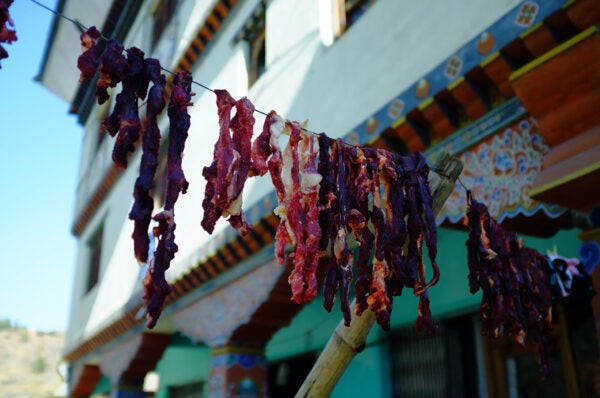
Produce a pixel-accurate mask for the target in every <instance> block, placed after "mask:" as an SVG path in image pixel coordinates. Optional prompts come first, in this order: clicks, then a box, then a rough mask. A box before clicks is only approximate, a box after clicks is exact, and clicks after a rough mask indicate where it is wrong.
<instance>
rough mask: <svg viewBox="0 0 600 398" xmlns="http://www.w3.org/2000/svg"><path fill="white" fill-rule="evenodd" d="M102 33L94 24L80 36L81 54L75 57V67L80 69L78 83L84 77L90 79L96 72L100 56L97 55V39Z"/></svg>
mask: <svg viewBox="0 0 600 398" xmlns="http://www.w3.org/2000/svg"><path fill="white" fill-rule="evenodd" d="M101 37H102V35H101V34H100V32H99V31H98V29H96V27H95V26H92V27H90V28H89V29H88V30H86V31H85V32H83V33H82V34H81V36H80V39H81V50H82V51H83V52H82V53H81V55H80V56H79V57H78V58H77V68H79V70H80V71H81V76H80V77H79V83H81V82H83V81H84V80H85V79H91V78H92V77H94V75H95V74H96V71H97V70H98V67H99V66H100V57H99V56H98V40H100V38H101Z"/></svg>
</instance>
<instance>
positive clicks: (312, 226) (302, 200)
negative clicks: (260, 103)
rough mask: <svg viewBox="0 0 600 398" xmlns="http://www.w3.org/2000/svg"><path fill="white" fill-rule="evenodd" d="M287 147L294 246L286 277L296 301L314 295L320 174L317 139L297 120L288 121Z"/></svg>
mask: <svg viewBox="0 0 600 398" xmlns="http://www.w3.org/2000/svg"><path fill="white" fill-rule="evenodd" d="M288 126H289V128H290V144H289V146H290V148H291V151H292V167H291V169H290V172H291V174H290V177H291V179H292V190H293V192H294V193H293V196H292V198H291V202H290V206H289V208H287V211H286V216H287V220H288V222H289V226H290V229H291V231H292V232H293V234H294V240H295V242H296V246H295V248H294V250H293V251H292V253H290V261H292V263H293V265H294V268H293V270H292V272H291V274H290V276H289V278H288V280H289V282H290V286H291V289H292V299H293V300H294V301H296V302H297V303H302V302H309V301H311V300H312V299H313V298H314V297H315V296H316V295H317V277H316V271H317V266H318V263H319V251H318V246H319V241H320V240H321V228H320V226H319V211H318V207H317V202H318V198H319V196H318V185H319V182H320V181H321V176H320V175H319V174H318V173H317V164H316V158H317V153H318V150H319V148H318V145H319V144H318V141H317V139H316V137H314V136H312V135H310V136H309V135H307V134H303V132H302V128H301V126H300V125H299V124H298V123H289V125H288Z"/></svg>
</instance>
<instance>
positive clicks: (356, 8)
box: [340, 0, 375, 29]
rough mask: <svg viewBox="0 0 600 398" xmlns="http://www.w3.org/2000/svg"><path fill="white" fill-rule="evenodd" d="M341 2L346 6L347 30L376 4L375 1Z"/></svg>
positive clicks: (354, 0) (352, 0)
mask: <svg viewBox="0 0 600 398" xmlns="http://www.w3.org/2000/svg"><path fill="white" fill-rule="evenodd" d="M340 2H341V3H343V5H344V18H345V20H346V23H345V29H348V28H349V27H350V26H351V25H352V24H354V22H356V21H357V20H358V19H359V18H360V17H361V16H362V15H363V14H364V13H365V11H367V9H368V8H369V7H371V5H373V3H375V0H345V1H340Z"/></svg>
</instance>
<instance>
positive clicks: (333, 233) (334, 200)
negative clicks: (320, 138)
mask: <svg viewBox="0 0 600 398" xmlns="http://www.w3.org/2000/svg"><path fill="white" fill-rule="evenodd" d="M329 152H330V165H328V166H327V167H328V170H329V173H328V175H326V176H323V185H326V184H330V189H331V190H330V192H329V193H328V194H327V196H328V198H327V200H329V210H330V213H329V214H328V217H327V219H326V220H325V222H328V223H329V226H328V227H327V229H325V228H324V229H323V233H325V231H328V232H329V242H331V250H330V255H329V261H328V263H327V270H326V273H325V280H324V282H323V307H324V308H325V309H326V310H327V311H328V312H331V310H332V309H333V304H334V302H335V295H336V293H337V290H338V286H339V280H338V263H337V258H336V256H335V255H334V242H335V241H336V238H337V232H338V228H337V227H336V224H337V222H338V221H339V217H338V220H336V215H337V214H339V212H340V206H339V187H338V184H337V181H338V175H337V174H338V164H339V157H340V150H339V142H338V141H337V140H331V141H330V142H329ZM324 194H325V193H324ZM320 196H323V195H320ZM322 243H323V239H322V240H321V243H320V245H321V244H322ZM326 247H327V246H325V248H326Z"/></svg>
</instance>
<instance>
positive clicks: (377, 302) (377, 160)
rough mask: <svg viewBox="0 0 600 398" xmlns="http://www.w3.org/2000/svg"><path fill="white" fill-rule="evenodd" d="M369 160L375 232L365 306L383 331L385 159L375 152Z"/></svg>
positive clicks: (386, 311)
mask: <svg viewBox="0 0 600 398" xmlns="http://www.w3.org/2000/svg"><path fill="white" fill-rule="evenodd" d="M369 155H371V156H370V160H371V161H372V162H373V180H372V188H371V194H372V196H373V210H372V218H371V219H372V222H373V229H374V231H375V243H374V244H375V248H374V249H375V250H374V255H373V278H372V282H371V289H370V292H369V296H368V297H367V304H368V305H369V308H370V309H371V310H372V311H373V313H374V314H375V319H376V320H377V323H378V324H379V326H381V328H382V329H384V330H389V328H390V314H391V310H392V307H391V305H392V302H391V300H390V295H389V294H388V291H387V282H386V279H387V278H389V274H390V271H389V264H388V259H387V256H386V248H387V247H388V245H389V242H388V240H389V231H388V230H389V225H388V222H387V220H386V217H385V211H384V206H385V203H383V202H382V198H381V192H380V185H381V177H380V174H381V169H382V167H383V164H384V163H385V161H386V158H385V157H382V156H381V153H379V151H377V152H376V153H375V154H374V156H373V154H372V153H369Z"/></svg>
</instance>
